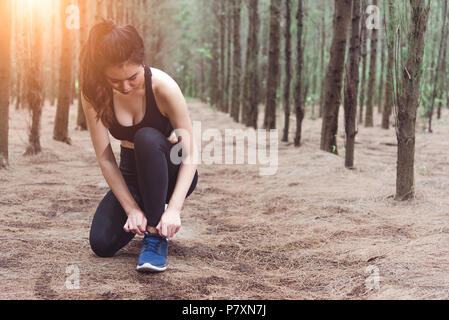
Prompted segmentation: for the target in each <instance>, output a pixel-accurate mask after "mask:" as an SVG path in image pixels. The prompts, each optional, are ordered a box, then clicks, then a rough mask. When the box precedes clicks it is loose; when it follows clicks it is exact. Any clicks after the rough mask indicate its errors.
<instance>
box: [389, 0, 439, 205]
mask: <svg viewBox="0 0 449 320" xmlns="http://www.w3.org/2000/svg"><path fill="white" fill-rule="evenodd" d="M426 3H427V5H426ZM430 3H431V1H430V0H429V1H423V0H410V4H411V23H412V26H411V30H410V33H409V35H408V39H407V40H408V44H409V45H408V50H407V61H406V64H405V66H404V68H403V69H402V81H401V83H400V84H399V97H398V110H397V130H396V136H397V140H398V159H397V171H396V195H395V199H396V200H406V199H410V198H414V196H415V187H414V163H415V160H414V159H415V124H416V111H417V109H418V100H419V94H420V80H421V72H420V69H421V65H422V60H423V53H424V35H425V32H426V28H427V19H428V14H429V9H430Z"/></svg>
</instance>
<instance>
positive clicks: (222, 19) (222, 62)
mask: <svg viewBox="0 0 449 320" xmlns="http://www.w3.org/2000/svg"><path fill="white" fill-rule="evenodd" d="M225 9H226V8H225V3H224V2H223V1H220V7H219V12H218V18H219V23H220V73H219V74H220V78H219V80H220V90H219V97H218V98H219V102H218V105H219V109H220V110H221V111H223V112H225V110H226V106H225V97H224V96H225V93H226V92H225V35H226V15H225V12H226V11H225Z"/></svg>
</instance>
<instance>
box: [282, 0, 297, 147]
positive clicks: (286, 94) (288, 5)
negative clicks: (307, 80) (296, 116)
mask: <svg viewBox="0 0 449 320" xmlns="http://www.w3.org/2000/svg"><path fill="white" fill-rule="evenodd" d="M298 3H299V4H298V6H300V7H301V0H300V1H298ZM290 11H291V3H290V0H285V78H284V79H285V81H284V132H283V135H282V141H285V142H287V141H288V131H289V124H290V78H291V76H292V73H291V35H290V25H291V17H290ZM298 23H299V22H298ZM298 31H299V28H298ZM298 33H299V32H298Z"/></svg>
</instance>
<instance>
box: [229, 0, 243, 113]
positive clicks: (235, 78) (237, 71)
mask: <svg viewBox="0 0 449 320" xmlns="http://www.w3.org/2000/svg"><path fill="white" fill-rule="evenodd" d="M241 3H242V1H241V0H232V1H231V5H233V18H234V35H233V43H234V52H233V57H232V60H233V62H234V67H233V70H232V98H231V117H232V118H233V119H234V121H236V122H239V115H240V85H241V79H240V78H241V73H242V71H241V68H242V62H241V48H240V12H241Z"/></svg>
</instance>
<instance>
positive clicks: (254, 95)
mask: <svg viewBox="0 0 449 320" xmlns="http://www.w3.org/2000/svg"><path fill="white" fill-rule="evenodd" d="M258 3H259V0H249V1H248V20H249V30H248V39H247V49H246V63H245V75H244V80H243V93H242V123H244V124H245V125H246V126H248V127H250V126H251V127H253V128H254V129H257V117H258V109H257V106H258V101H259V81H258V75H257V69H258V53H259V48H258V30H259V14H258Z"/></svg>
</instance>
